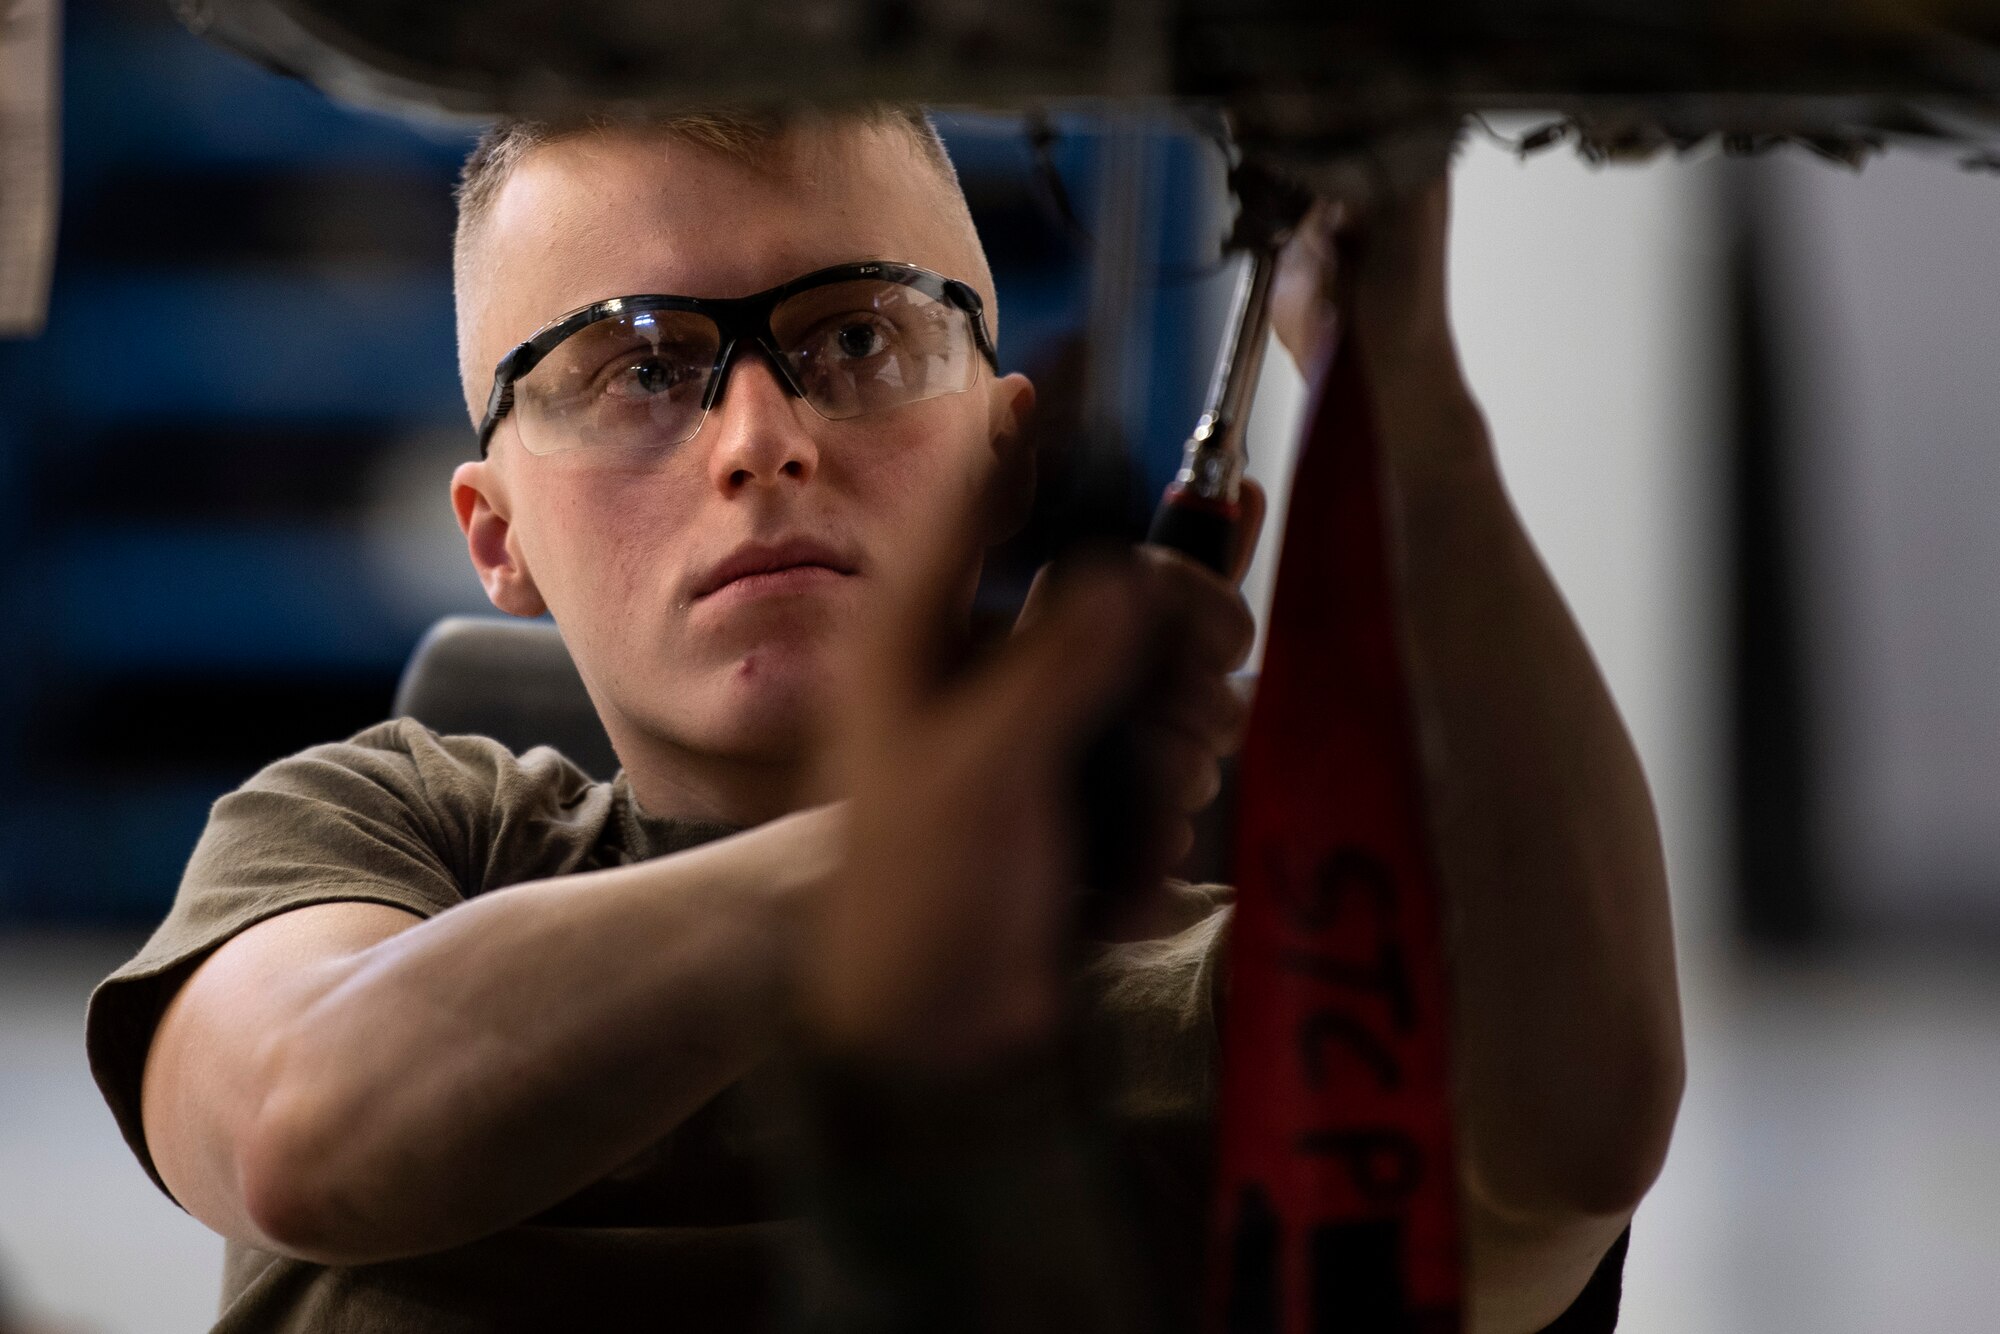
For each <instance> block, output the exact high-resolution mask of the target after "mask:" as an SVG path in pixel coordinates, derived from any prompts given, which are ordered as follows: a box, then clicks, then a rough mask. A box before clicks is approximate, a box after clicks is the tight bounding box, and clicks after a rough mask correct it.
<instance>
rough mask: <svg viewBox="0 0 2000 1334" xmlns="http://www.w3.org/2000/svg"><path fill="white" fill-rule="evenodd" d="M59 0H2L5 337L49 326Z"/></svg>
mask: <svg viewBox="0 0 2000 1334" xmlns="http://www.w3.org/2000/svg"><path fill="white" fill-rule="evenodd" d="M57 32H58V14H57V0H0V338H13V337H20V336H22V335H28V334H35V333H39V332H40V331H41V327H42V320H43V317H44V316H45V315H46V314H47V311H48V302H49V275H50V273H51V272H52V271H53V269H54V267H55V265H54V260H55V242H56V96H55V92H56V36H57Z"/></svg>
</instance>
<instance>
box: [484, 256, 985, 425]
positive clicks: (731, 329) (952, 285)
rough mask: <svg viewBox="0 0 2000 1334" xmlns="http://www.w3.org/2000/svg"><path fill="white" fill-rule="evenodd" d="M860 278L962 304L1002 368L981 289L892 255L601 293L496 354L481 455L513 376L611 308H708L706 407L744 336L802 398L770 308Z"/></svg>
mask: <svg viewBox="0 0 2000 1334" xmlns="http://www.w3.org/2000/svg"><path fill="white" fill-rule="evenodd" d="M859 278H874V279H878V280H881V281H885V282H892V283H900V284H902V285H903V286H905V287H914V288H916V289H917V290H918V291H919V292H922V293H923V294H924V295H925V296H928V297H930V298H931V299H932V300H934V301H944V302H947V303H948V304H950V305H952V306H955V307H957V308H958V309H959V310H962V311H964V312H965V314H966V318H967V319H969V320H970V321H971V322H972V341H973V344H974V345H975V346H976V347H978V349H979V355H980V356H982V357H984V358H985V359H986V364H987V366H989V367H990V368H992V370H993V371H994V372H995V373H996V374H997V373H998V372H999V370H1000V354H999V352H998V350H997V349H996V348H995V347H994V346H993V335H992V333H991V332H990V331H989V330H988V329H987V327H986V303H985V302H984V301H982V300H980V298H979V293H978V292H977V291H975V290H973V288H972V287H971V286H970V285H969V284H967V283H962V282H960V281H959V280H958V279H956V278H947V277H945V276H944V275H943V274H940V273H933V272H931V271H930V270H929V269H920V268H918V267H917V266H916V265H914V264H898V263H895V262H894V261H891V260H864V261H862V262H860V263H857V264H835V265H832V266H830V267H828V268H824V269H815V270H813V271H812V272H811V273H808V274H805V275H804V276H802V277H798V278H794V279H792V280H791V281H790V282H785V283H780V284H778V285H777V286H776V287H773V288H770V289H768V290H766V291H762V292H756V293H753V294H751V295H750V296H732V297H706V296H659V295H648V296H616V297H612V298H610V299H609V300H605V301H593V302H591V303H590V304H589V305H587V306H580V307H578V308H577V309H575V310H573V311H571V312H569V313H568V314H567V315H561V316H558V317H557V318H555V319H553V320H551V321H549V322H548V323H547V324H545V325H543V326H542V327H541V328H539V329H537V330H536V331H535V332H534V333H532V334H530V335H529V336H528V338H527V339H526V340H525V341H523V342H521V343H519V344H517V345H516V346H515V347H514V349H513V351H511V352H509V353H508V354H507V355H506V356H504V357H502V358H500V364H499V365H498V366H495V367H494V368H493V392H492V393H491V394H490V395H488V396H487V399H486V416H485V418H484V419H483V420H482V421H481V422H480V424H479V457H480V458H482V459H483V458H485V457H486V453H487V450H488V449H489V448H490V447H491V446H492V442H493V432H494V431H496V430H498V429H499V426H500V422H501V421H502V419H504V418H505V417H506V415H507V414H508V412H510V411H512V410H513V407H514V385H515V383H516V382H517V381H519V380H520V379H521V377H522V376H524V375H526V374H528V372H530V371H532V370H534V369H535V367H537V366H539V365H540V364H541V363H542V361H543V360H544V359H545V358H546V357H547V356H548V355H549V354H550V353H551V352H553V351H555V350H556V348H557V347H558V346H559V345H560V344H561V343H562V342H563V340H564V339H566V338H568V337H569V336H570V335H571V334H574V333H576V332H577V331H578V330H580V329H584V328H587V327H589V326H590V325H593V324H595V323H597V322H598V321H599V320H601V319H604V318H605V317H607V316H610V315H628V314H643V313H645V312H646V311H649V310H685V311H692V312H694V313H696V314H699V315H705V316H707V317H708V318H709V319H710V320H713V321H714V322H715V327H716V329H717V330H719V331H720V333H721V335H722V339H721V342H720V343H719V344H717V347H716V353H715V364H714V365H713V366H712V367H710V368H709V372H708V383H707V385H705V386H704V387H703V389H702V395H701V410H702V413H703V414H704V415H706V414H707V412H708V410H709V409H710V408H712V407H714V406H715V401H716V400H717V399H718V398H721V397H722V389H723V382H724V381H725V380H726V379H728V377H729V368H730V366H731V365H732V364H734V362H735V360H736V351H737V348H738V347H740V346H742V345H743V344H744V343H746V342H748V343H750V344H752V345H754V346H755V347H757V348H758V349H759V350H761V351H762V352H763V353H764V355H765V357H766V359H768V360H769V361H770V363H771V367H772V369H773V370H775V371H776V372H777V375H778V383H779V384H781V385H783V386H784V389H785V392H786V393H788V394H790V395H791V396H792V397H794V398H804V397H805V390H804V389H803V388H802V387H801V386H800V384H799V382H798V380H797V378H796V377H794V376H793V374H792V368H791V364H790V363H789V362H788V361H786V359H785V354H784V351H783V350H782V349H781V348H779V346H778V340H777V336H776V335H775V334H773V333H772V332H771V312H772V311H774V310H776V309H777V308H778V306H779V304H780V303H781V302H783V301H784V300H785V299H786V298H788V297H793V296H797V295H798V294H799V293H800V292H804V291H808V290H810V289H812V288H815V287H826V286H828V285H830V284H833V283H844V282H853V281H854V280H856V279H859Z"/></svg>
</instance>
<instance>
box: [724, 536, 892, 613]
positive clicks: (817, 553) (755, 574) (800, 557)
mask: <svg viewBox="0 0 2000 1334" xmlns="http://www.w3.org/2000/svg"><path fill="white" fill-rule="evenodd" d="M853 573H855V563H854V560H853V558H852V557H849V556H847V555H846V554H844V553H842V552H839V551H836V550H835V549H834V548H833V547H831V546H828V545H826V544H825V543H822V542H815V541H812V540H810V539H804V538H796V539H792V540H789V541H783V542H746V543H744V544H743V545H742V546H740V547H738V548H736V550H734V551H732V552H730V553H729V555H728V556H726V557H724V558H723V560H722V561H721V562H720V563H719V564H717V565H715V566H713V567H712V568H711V569H709V571H708V572H707V573H706V574H704V575H703V576H702V577H701V578H700V579H698V580H696V581H695V585H694V596H693V598H692V599H691V600H692V601H695V602H699V601H701V600H702V599H703V598H706V597H710V596H712V595H714V594H716V593H719V592H721V591H722V590H723V589H725V588H729V587H731V586H732V585H743V586H744V587H745V589H746V590H748V589H751V588H755V587H768V588H770V589H772V590H773V591H776V590H778V589H780V588H788V587H792V586H795V585H803V584H805V583H807V582H809V581H814V580H817V579H818V578H821V577H825V576H828V575H849V574H853Z"/></svg>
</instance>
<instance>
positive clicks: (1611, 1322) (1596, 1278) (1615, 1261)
mask: <svg viewBox="0 0 2000 1334" xmlns="http://www.w3.org/2000/svg"><path fill="white" fill-rule="evenodd" d="M1631 1245H1632V1229H1631V1228H1630V1227H1629V1226H1628V1227H1627V1228H1626V1229H1625V1230H1624V1231H1623V1232H1621V1233H1619V1234H1618V1240H1616V1241H1614V1242H1612V1243H1611V1249H1610V1250H1608V1251H1606V1252H1605V1253H1604V1258H1603V1259H1602V1260H1599V1261H1598V1262H1597V1270H1596V1272H1595V1273H1593V1274H1592V1275H1591V1276H1590V1282H1588V1283H1586V1284H1584V1285H1583V1291H1582V1292H1580V1293H1578V1294H1577V1296H1576V1300H1575V1301H1573V1302H1571V1303H1570V1304H1569V1309H1568V1310H1567V1311H1564V1312H1563V1313H1562V1314H1561V1315H1559V1316H1557V1317H1556V1319H1555V1322H1554V1323H1553V1324H1550V1325H1547V1326H1544V1327H1543V1329H1542V1334H1611V1331H1612V1330H1614V1329H1617V1328H1618V1307H1619V1304H1620V1302H1621V1300H1622V1299H1623V1297H1624V1290H1625V1252H1626V1251H1627V1250H1628V1249H1629V1248H1630V1247H1631Z"/></svg>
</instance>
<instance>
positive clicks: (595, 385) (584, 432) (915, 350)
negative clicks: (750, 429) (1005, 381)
mask: <svg viewBox="0 0 2000 1334" xmlns="http://www.w3.org/2000/svg"><path fill="white" fill-rule="evenodd" d="M746 347H754V348H756V349H757V350H758V351H761V352H762V353H763V354H764V356H765V357H766V358H767V359H768V360H769V361H770V363H771V367H772V369H773V370H774V371H775V372H776V374H777V377H778V382H779V383H780V384H781V385H783V386H784V389H785V391H786V392H787V393H788V394H791V395H792V396H794V397H797V398H801V399H804V400H805V402H806V403H807V405H808V406H810V407H811V408H812V410H813V411H814V412H816V413H818V414H819V415H820V416H821V417H824V418H826V419H827V420H829V421H844V420H846V419H848V418H850V417H859V416H862V415H864V414H866V413H871V412H882V411H885V410H887V409H889V408H895V407H901V406H903V405H904V404H907V403H918V402H922V401H923V400H925V399H930V398H938V397H941V396H942V395H945V394H957V393H963V392H964V391H965V390H966V389H969V388H970V387H971V386H972V381H973V378H974V376H975V375H976V373H977V359H978V358H983V359H984V360H985V362H986V364H987V365H988V366H989V367H991V368H993V369H994V370H995V371H997V370H998V369H999V357H998V354H997V353H996V352H995V350H994V347H993V339H992V335H991V334H990V333H989V332H988V331H987V328H986V315H985V307H984V304H983V303H982V302H981V301H980V299H979V293H977V292H976V291H974V290H973V289H972V288H971V287H970V286H968V285H967V284H965V283H962V282H960V281H958V280H957V279H955V278H946V277H944V276H942V275H940V274H936V273H933V272H931V271H930V270H929V269H920V268H917V267H915V266H914V265H909V264H896V263H891V262H888V261H876V260H870V261H866V262H863V263H857V264H838V265H835V266H833V267H832V268H826V269H820V270H817V271H815V272H813V273H808V274H806V275H805V276H804V277H801V278H794V279H792V280H791V281H790V282H788V283H782V284H780V285H779V286H777V287H773V288H771V289H770V290H769V291H765V292H759V293H757V294H755V295H754V296H744V297H727V298H712V297H691V296H624V297H614V298H612V299H611V300H608V301H597V302H593V303H591V304H590V305H588V306H584V307H582V308H581V309H579V310H574V311H571V312H570V313H569V314H567V315H564V316H562V317H561V318H560V319H557V320H554V321H552V322H551V323H549V324H547V325H545V326H543V327H542V328H541V329H540V330H538V331H537V332H536V333H535V334H534V335H533V336H532V337H530V338H529V339H528V340H527V341H526V342H524V343H522V344H520V345H519V346H518V347H516V348H515V349H514V350H513V351H511V352H509V353H508V354H507V355H506V356H505V357H503V358H501V360H500V364H499V366H498V367H496V368H495V370H494V372H493V392H492V396H491V397H490V398H489V399H488V400H487V404H486V416H485V419H484V420H483V421H482V422H481V423H480V427H479V453H480V457H482V458H484V457H485V456H486V453H487V451H488V449H489V448H490V447H491V444H492V440H493V433H494V432H495V431H496V430H498V429H499V426H500V424H501V422H502V421H503V420H511V421H512V422H513V424H514V430H515V433H516V435H517V436H518V437H519V439H520V442H521V445H522V447H523V448H525V449H526V450H527V451H528V452H529V453H531V454H559V453H563V452H566V451H569V450H580V449H593V450H595V449H621V450H622V449H635V448H645V447H658V446H665V445H674V444H679V443H681V442H682V441H685V440H690V439H692V438H693V437H694V435H695V433H696V432H698V431H699V430H701V425H702V422H703V421H704V420H706V419H707V416H708V411H709V409H710V408H712V407H714V406H715V404H716V401H717V400H718V399H720V398H721V397H722V391H723V387H724V382H725V381H726V380H727V379H728V377H729V368H730V367H731V365H733V364H734V362H735V359H736V356H737V353H738V352H739V351H741V350H742V349H744V348H746Z"/></svg>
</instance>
